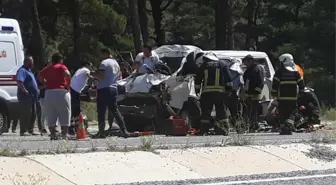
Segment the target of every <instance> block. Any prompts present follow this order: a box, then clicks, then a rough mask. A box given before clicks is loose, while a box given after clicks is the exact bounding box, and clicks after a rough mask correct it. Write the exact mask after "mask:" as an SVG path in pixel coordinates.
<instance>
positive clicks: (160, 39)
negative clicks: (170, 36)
mask: <svg viewBox="0 0 336 185" xmlns="http://www.w3.org/2000/svg"><path fill="white" fill-rule="evenodd" d="M149 2H150V4H151V7H152V16H153V21H154V29H155V35H156V43H157V45H158V46H161V45H163V44H165V41H166V38H165V34H164V31H163V30H162V28H161V22H162V16H163V13H162V9H161V0H149Z"/></svg>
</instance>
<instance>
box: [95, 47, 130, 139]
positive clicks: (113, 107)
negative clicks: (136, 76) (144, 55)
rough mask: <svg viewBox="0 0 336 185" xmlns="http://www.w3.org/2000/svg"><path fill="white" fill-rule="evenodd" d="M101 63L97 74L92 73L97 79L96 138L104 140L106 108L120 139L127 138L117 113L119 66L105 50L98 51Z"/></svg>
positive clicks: (124, 126) (127, 134)
mask: <svg viewBox="0 0 336 185" xmlns="http://www.w3.org/2000/svg"><path fill="white" fill-rule="evenodd" d="M100 54H101V59H102V62H101V64H100V66H99V69H98V71H97V72H95V73H92V75H93V76H95V77H97V78H98V79H99V82H98V86H97V112H98V127H99V131H98V133H97V135H96V136H95V137H96V138H105V137H106V135H105V133H104V131H105V115H106V108H108V110H109V111H111V113H112V114H113V117H114V118H115V119H116V121H117V123H118V125H119V128H120V133H121V136H122V137H125V138H127V137H129V133H128V131H127V128H126V125H125V122H124V119H123V117H122V115H121V114H120V112H119V109H118V105H117V94H118V89H117V86H118V85H117V81H118V80H119V79H120V75H121V74H120V66H119V64H118V62H117V61H116V60H114V59H112V57H111V56H112V55H111V51H110V50H109V49H107V48H103V49H101V50H100Z"/></svg>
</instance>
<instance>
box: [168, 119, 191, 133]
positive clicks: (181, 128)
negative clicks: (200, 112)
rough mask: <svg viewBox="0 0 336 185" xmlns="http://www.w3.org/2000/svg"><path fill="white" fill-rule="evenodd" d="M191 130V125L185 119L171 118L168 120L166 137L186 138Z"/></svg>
mask: <svg viewBox="0 0 336 185" xmlns="http://www.w3.org/2000/svg"><path fill="white" fill-rule="evenodd" d="M189 129H190V128H189V125H188V124H187V123H186V121H185V120H184V119H181V118H178V117H176V116H170V117H169V118H168V119H167V120H166V124H165V129H164V133H165V134H166V136H186V135H187V134H188V131H189Z"/></svg>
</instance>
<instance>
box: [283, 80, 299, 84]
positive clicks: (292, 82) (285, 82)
mask: <svg viewBox="0 0 336 185" xmlns="http://www.w3.org/2000/svg"><path fill="white" fill-rule="evenodd" d="M280 84H297V82H296V81H281V82H280Z"/></svg>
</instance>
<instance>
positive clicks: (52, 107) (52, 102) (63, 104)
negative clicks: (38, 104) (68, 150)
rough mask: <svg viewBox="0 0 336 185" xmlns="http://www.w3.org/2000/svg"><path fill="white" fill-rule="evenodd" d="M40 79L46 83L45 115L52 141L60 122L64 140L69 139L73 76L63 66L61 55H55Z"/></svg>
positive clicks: (40, 75)
mask: <svg viewBox="0 0 336 185" xmlns="http://www.w3.org/2000/svg"><path fill="white" fill-rule="evenodd" d="M39 79H40V80H41V81H42V82H44V83H45V86H46V88H45V89H46V91H45V98H44V101H45V107H44V108H45V113H46V117H47V120H48V125H49V130H50V136H51V138H50V139H51V140H55V139H58V138H57V136H56V122H57V120H59V122H60V125H61V129H62V139H67V137H68V128H69V126H70V120H71V105H70V103H71V101H70V92H69V89H70V80H71V74H70V72H69V70H68V68H67V67H66V66H65V65H64V64H63V57H62V55H61V54H58V53H56V54H54V55H53V56H52V59H51V65H49V66H47V67H46V68H44V69H43V70H42V71H41V72H40V74H39Z"/></svg>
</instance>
